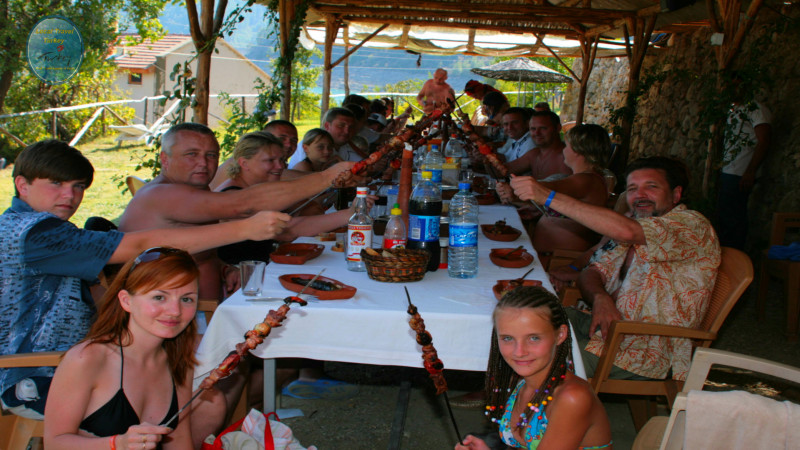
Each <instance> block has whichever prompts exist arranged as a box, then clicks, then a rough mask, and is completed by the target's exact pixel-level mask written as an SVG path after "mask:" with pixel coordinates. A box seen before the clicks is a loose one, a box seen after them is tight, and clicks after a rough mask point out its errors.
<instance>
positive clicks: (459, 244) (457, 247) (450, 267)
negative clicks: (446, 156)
mask: <svg viewBox="0 0 800 450" xmlns="http://www.w3.org/2000/svg"><path fill="white" fill-rule="evenodd" d="M469 187H470V184H469V183H458V193H456V195H454V196H453V199H452V200H450V247H449V249H448V252H447V274H448V275H449V276H450V277H452V278H474V277H475V276H476V275H478V200H477V199H476V198H475V196H474V195H472V192H470V190H469Z"/></svg>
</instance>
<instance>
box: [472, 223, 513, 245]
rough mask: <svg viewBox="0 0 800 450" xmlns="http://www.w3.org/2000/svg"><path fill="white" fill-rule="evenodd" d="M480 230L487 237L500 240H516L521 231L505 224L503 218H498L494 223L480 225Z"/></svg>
mask: <svg viewBox="0 0 800 450" xmlns="http://www.w3.org/2000/svg"><path fill="white" fill-rule="evenodd" d="M481 231H483V235H484V236H486V237H487V238H488V239H491V240H493V241H501V242H510V241H516V240H517V238H518V237H520V235H521V234H522V231H520V230H518V229H516V228H514V227H512V226H509V225H506V221H505V220H498V221H497V222H495V223H494V225H489V224H483V225H481Z"/></svg>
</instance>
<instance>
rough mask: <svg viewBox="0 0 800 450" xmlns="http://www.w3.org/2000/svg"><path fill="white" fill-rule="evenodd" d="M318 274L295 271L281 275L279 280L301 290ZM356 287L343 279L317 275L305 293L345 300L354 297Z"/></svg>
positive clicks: (296, 290) (283, 284) (286, 286)
mask: <svg viewBox="0 0 800 450" xmlns="http://www.w3.org/2000/svg"><path fill="white" fill-rule="evenodd" d="M315 276H316V275H314V274H310V273H293V274H287V275H281V276H280V277H278V281H279V282H280V283H281V286H283V287H284V288H286V289H288V290H290V291H292V292H300V291H302V290H303V288H306V285H307V284H309V283H310V282H311V280H312V279H313V278H314V277H315ZM356 290H357V289H356V288H354V287H353V286H348V285H346V284H344V283H342V282H341V281H337V280H334V279H333V278H328V277H317V279H316V280H314V282H313V283H311V285H310V286H308V287H307V288H306V290H305V291H304V292H303V293H304V294H309V295H313V296H314V297H317V298H318V299H320V300H344V299H346V298H352V297H353V296H354V295H356Z"/></svg>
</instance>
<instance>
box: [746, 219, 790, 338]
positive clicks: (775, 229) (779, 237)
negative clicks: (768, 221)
mask: <svg viewBox="0 0 800 450" xmlns="http://www.w3.org/2000/svg"><path fill="white" fill-rule="evenodd" d="M792 229H800V213H774V214H773V215H772V233H771V234H770V238H769V245H770V246H773V245H786V244H787V242H785V240H786V230H792ZM771 277H775V278H780V279H781V281H783V289H784V291H785V292H786V337H787V338H788V339H789V340H791V341H795V340H797V326H798V323H797V322H798V319H800V262H797V261H788V260H779V259H769V258H767V250H764V253H763V255H762V256H761V270H760V274H759V276H758V299H757V300H756V304H757V305H758V319H759V320H764V306H765V304H766V300H767V288H769V280H770V278H771Z"/></svg>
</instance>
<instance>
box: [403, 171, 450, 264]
mask: <svg viewBox="0 0 800 450" xmlns="http://www.w3.org/2000/svg"><path fill="white" fill-rule="evenodd" d="M421 176H422V180H421V181H420V182H419V183H418V184H417V186H416V187H414V190H413V191H411V199H410V200H409V202H408V244H407V247H408V248H411V249H420V250H425V251H426V252H428V253H430V254H431V258H430V260H428V272H436V270H437V269H438V268H439V259H440V256H441V255H440V254H439V216H440V215H441V214H442V191H441V190H440V189H439V187H438V186H437V185H436V184H434V183H433V182H431V173H430V171H427V170H425V171H423V172H422V175H421Z"/></svg>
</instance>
